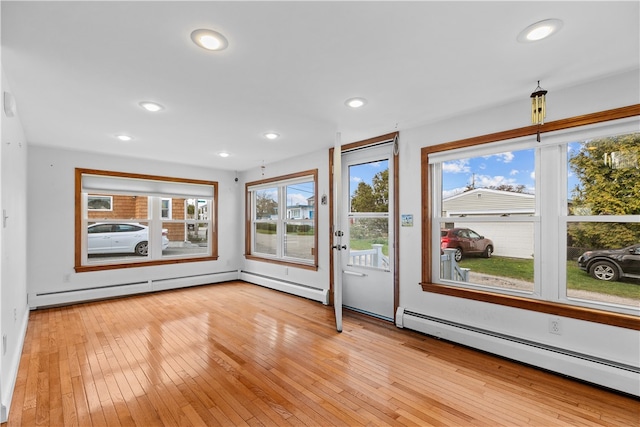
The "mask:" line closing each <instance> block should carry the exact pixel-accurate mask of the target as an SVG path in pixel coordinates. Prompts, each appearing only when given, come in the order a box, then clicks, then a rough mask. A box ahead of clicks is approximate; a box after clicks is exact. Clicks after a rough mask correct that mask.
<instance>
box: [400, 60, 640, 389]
mask: <svg viewBox="0 0 640 427" xmlns="http://www.w3.org/2000/svg"><path fill="white" fill-rule="evenodd" d="M545 81H546V82H547V83H546V84H545V88H547V89H548V90H549V95H548V97H547V105H548V113H547V114H548V115H547V121H553V120H558V119H563V118H568V117H573V116H578V115H583V114H588V113H593V112H597V111H603V110H608V109H612V108H617V107H624V106H628V105H632V104H637V103H640V99H639V96H640V87H639V86H640V79H639V71H638V70H637V69H636V70H634V71H632V72H628V73H624V74H620V75H615V76H610V77H609V78H607V79H603V80H600V81H596V82H588V84H585V85H584V86H575V87H572V88H568V89H565V90H554V88H553V82H552V80H548V79H547V80H545ZM528 121H529V99H528V96H527V94H526V93H524V94H522V99H521V100H519V101H518V102H516V103H513V104H511V105H505V106H503V107H500V108H491V109H489V110H487V111H485V112H483V113H479V114H474V115H469V116H463V117H456V118H452V119H450V120H446V121H441V122H438V123H431V124H428V125H424V126H421V127H419V128H414V129H407V130H401V134H400V156H401V158H400V182H401V192H400V211H401V213H402V214H413V215H414V217H415V218H420V213H421V209H422V207H421V200H420V197H416V196H415V195H417V194H420V193H421V188H420V167H421V166H420V159H421V157H420V149H421V148H422V147H425V146H430V145H436V144H441V143H445V142H449V141H454V140H458V139H462V138H468V137H473V136H479V135H484V134H488V133H493V132H498V131H503V130H509V129H514V128H519V127H523V126H528V125H529V122H528ZM542 138H544V135H543V137H542ZM421 236H422V230H421V222H420V221H419V220H416V221H415V222H414V227H413V228H407V227H401V229H400V259H401V271H400V278H401V284H400V306H401V307H404V308H405V309H407V310H410V311H413V312H417V313H421V314H425V315H428V316H434V317H437V318H442V319H445V320H448V321H452V322H457V323H462V324H466V325H472V326H476V327H479V328H483V329H487V330H490V331H495V332H498V333H502V334H506V335H511V336H515V337H519V338H523V339H527V340H531V341H534V342H538V343H543V344H547V345H551V346H556V347H559V348H562V349H567V350H571V351H576V352H581V353H586V354H590V355H593V356H596V357H600V358H603V359H606V360H610V361H616V362H619V363H625V364H628V365H632V366H638V362H639V361H640V335H639V334H638V332H637V331H633V330H629V329H624V328H618V327H612V326H607V325H602V324H596V323H591V322H586V321H582V320H576V319H570V318H564V319H561V320H562V325H563V329H564V331H563V334H562V335H552V334H550V333H549V332H548V318H549V317H550V316H549V315H547V314H543V313H537V312H530V311H526V310H520V309H516V308H510V307H504V306H500V305H494V304H488V303H483V302H477V301H471V300H466V299H458V298H453V297H449V296H444V295H437V294H432V293H426V292H423V291H422V289H421V287H420V286H418V283H419V282H420V280H421V276H420V275H421ZM423 332H428V333H435V332H434V331H433V330H429V329H428V328H427V329H425V330H423ZM507 355H508V356H511V357H515V358H516V359H517V358H518V355H517V354H512V355H509V354H507ZM546 367H548V368H551V367H549V366H546ZM635 381H636V388H638V387H637V386H638V377H637V375H636V377H635ZM606 385H607V386H610V387H614V386H615V384H606ZM636 393H638V394H640V389H638V390H636Z"/></svg>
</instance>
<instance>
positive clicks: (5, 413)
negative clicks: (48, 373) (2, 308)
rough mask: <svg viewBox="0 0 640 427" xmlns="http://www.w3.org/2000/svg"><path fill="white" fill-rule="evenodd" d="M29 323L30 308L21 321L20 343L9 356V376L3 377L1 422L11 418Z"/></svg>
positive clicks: (0, 393)
mask: <svg viewBox="0 0 640 427" xmlns="http://www.w3.org/2000/svg"><path fill="white" fill-rule="evenodd" d="M28 324H29V310H28V309H27V310H25V311H24V316H22V320H21V323H20V332H19V335H18V338H19V341H18V345H16V346H15V349H14V351H13V354H11V356H10V357H7V360H8V361H9V369H8V370H7V371H8V374H7V377H6V378H5V377H3V378H2V387H3V390H2V391H1V392H0V395H1V396H2V404H1V407H0V423H5V422H7V420H8V419H9V410H10V409H11V401H12V400H13V391H14V390H15V386H16V381H17V380H18V369H19V368H20V359H21V357H22V349H23V348H24V339H25V337H26V336H27V325H28Z"/></svg>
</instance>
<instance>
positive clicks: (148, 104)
mask: <svg viewBox="0 0 640 427" xmlns="http://www.w3.org/2000/svg"><path fill="white" fill-rule="evenodd" d="M139 105H140V106H141V107H142V108H144V109H145V110H147V111H151V112H152V113H155V112H156V111H160V110H164V107H163V106H162V105H160V104H158V103H157V102H152V101H142V102H141V103H140V104H139Z"/></svg>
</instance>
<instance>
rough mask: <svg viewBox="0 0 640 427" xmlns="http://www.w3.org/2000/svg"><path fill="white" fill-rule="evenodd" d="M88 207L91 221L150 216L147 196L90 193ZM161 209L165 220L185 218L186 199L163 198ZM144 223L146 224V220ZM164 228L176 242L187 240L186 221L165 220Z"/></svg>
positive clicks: (123, 219) (133, 219)
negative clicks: (173, 221)
mask: <svg viewBox="0 0 640 427" xmlns="http://www.w3.org/2000/svg"><path fill="white" fill-rule="evenodd" d="M87 209H88V212H87V214H88V218H89V221H90V222H100V221H104V220H114V219H117V220H122V222H137V219H140V218H148V217H149V213H148V201H147V198H146V197H137V196H127V195H109V194H90V195H89V196H88V201H87ZM205 209H206V207H205ZM161 210H162V219H163V220H167V221H171V220H184V219H185V199H177V198H174V199H163V200H162V206H161ZM198 213H199V217H202V215H205V214H206V212H202V211H200V209H199V212H198ZM142 223H143V224H144V222H142ZM145 225H146V224H145ZM163 228H166V229H167V230H169V233H168V236H169V240H171V241H176V242H181V241H184V240H186V236H187V231H186V230H185V224H184V223H171V222H165V223H163Z"/></svg>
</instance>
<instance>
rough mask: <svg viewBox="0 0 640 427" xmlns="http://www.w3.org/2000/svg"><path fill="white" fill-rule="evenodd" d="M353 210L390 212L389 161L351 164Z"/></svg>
mask: <svg viewBox="0 0 640 427" xmlns="http://www.w3.org/2000/svg"><path fill="white" fill-rule="evenodd" d="M349 196H350V197H349V201H350V210H351V212H361V213H363V212H389V161H388V160H380V161H375V162H369V163H362V164H358V165H352V166H349Z"/></svg>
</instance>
